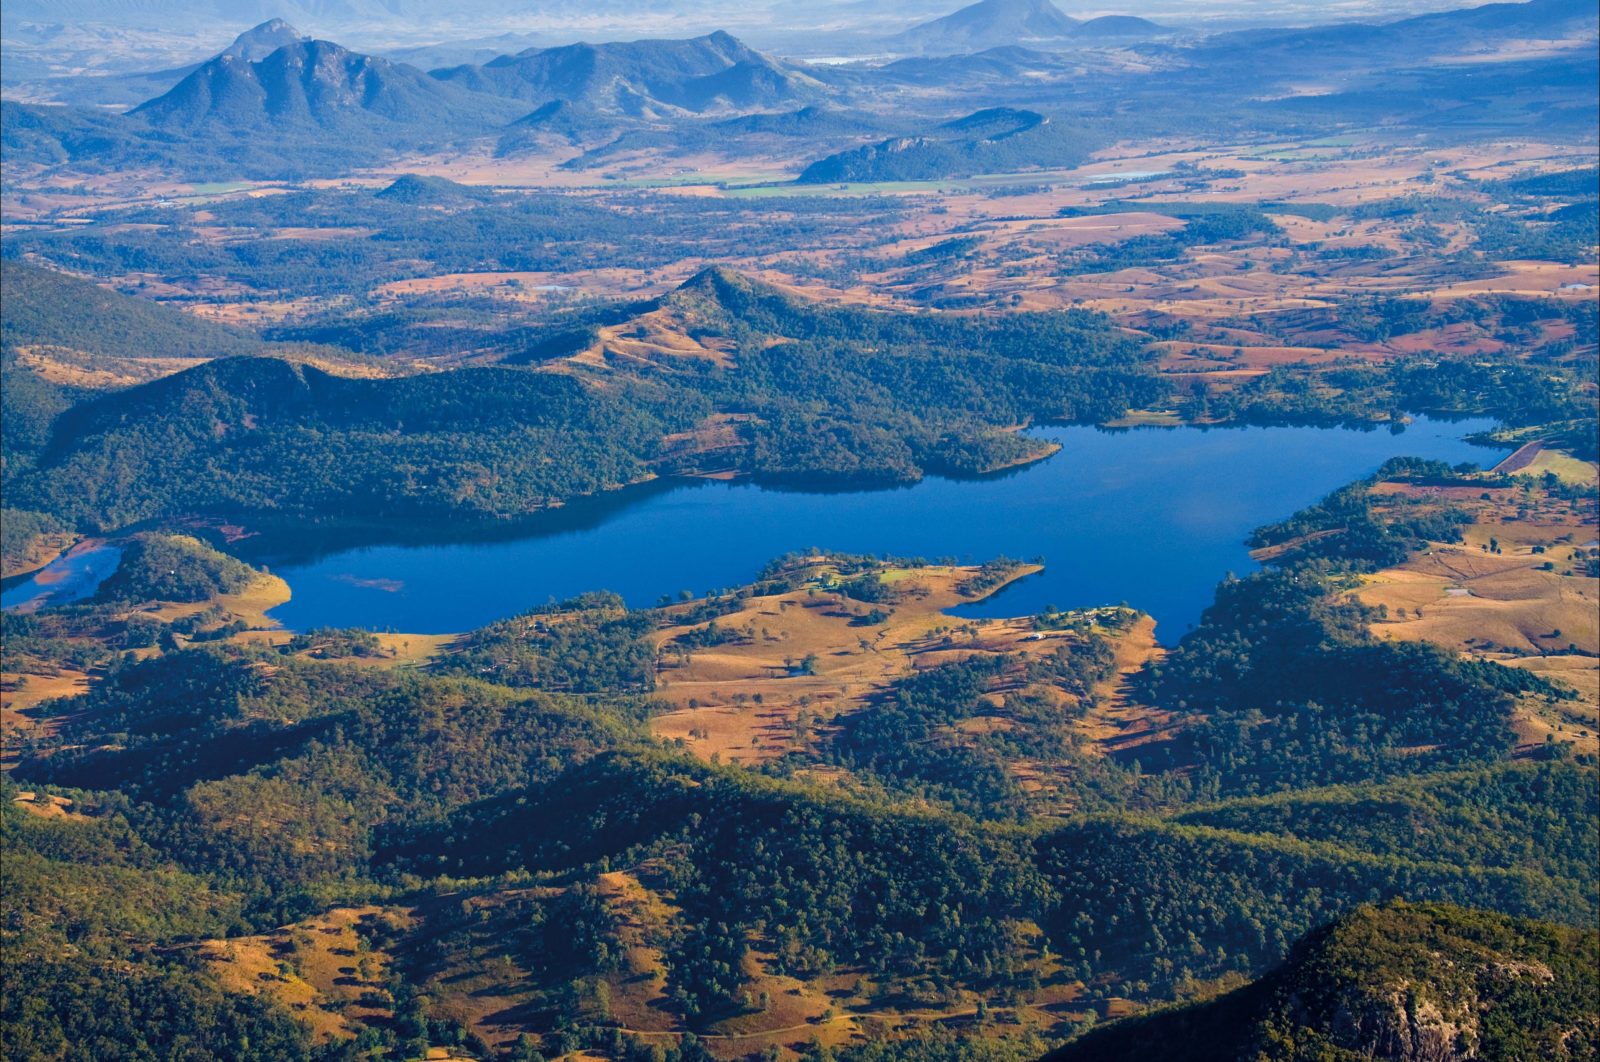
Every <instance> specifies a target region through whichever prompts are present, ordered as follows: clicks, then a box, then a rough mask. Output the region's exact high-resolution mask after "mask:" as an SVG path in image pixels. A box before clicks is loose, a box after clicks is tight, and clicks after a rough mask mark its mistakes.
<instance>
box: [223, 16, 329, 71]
mask: <svg viewBox="0 0 1600 1062" xmlns="http://www.w3.org/2000/svg"><path fill="white" fill-rule="evenodd" d="M307 39H309V38H307V37H306V35H305V34H304V33H301V32H300V31H299V30H297V29H295V28H294V27H293V26H291V25H289V23H287V22H285V21H284V20H283V19H281V18H269V19H267V21H265V22H263V23H261V25H259V26H255V27H253V28H251V29H247V30H245V31H244V32H243V33H241V34H239V35H238V36H237V37H235V38H234V39H233V43H232V44H230V45H228V47H227V48H225V49H224V50H223V51H222V53H221V54H222V55H224V56H232V57H234V58H237V59H243V60H245V61H246V62H250V63H254V62H259V61H260V60H262V59H265V58H266V57H267V56H269V55H271V54H272V53H273V52H275V51H277V50H278V49H279V48H282V47H283V46H284V45H286V44H296V43H298V42H300V41H304V40H307ZM220 57H221V56H219V57H218V58H220Z"/></svg>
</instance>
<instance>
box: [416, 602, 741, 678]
mask: <svg viewBox="0 0 1600 1062" xmlns="http://www.w3.org/2000/svg"><path fill="white" fill-rule="evenodd" d="M713 625H715V621H713ZM655 627H656V623H655V620H654V617H653V615H652V613H649V612H634V611H629V609H628V607H627V605H626V604H624V603H623V601H622V598H620V597H618V596H617V595H616V594H611V593H589V594H584V595H581V596H579V597H576V598H573V599H571V600H568V601H562V602H559V603H556V604H551V605H546V606H542V607H540V608H537V609H534V610H532V611H530V612H525V613H522V614H521V615H518V616H512V617H510V618H509V619H503V620H497V621H496V622H494V623H491V624H489V625H488V626H487V627H483V628H480V629H478V630H475V631H473V632H471V633H470V634H467V635H465V636H464V637H463V638H462V639H461V640H460V642H459V643H458V645H457V646H456V647H455V651H454V652H452V653H450V654H449V655H448V656H445V657H443V658H441V659H440V660H439V661H438V662H437V663H436V664H434V665H433V670H434V671H435V672H436V673H438V674H451V675H468V676H473V677H476V678H483V679H487V680H488V681H491V682H496V683H499V684H501V685H504V686H514V687H527V688H534V689H542V690H549V691H559V692H567V693H611V694H619V693H621V694H630V693H643V692H647V691H649V690H651V689H654V688H655V663H656V653H655V648H654V646H652V645H651V643H650V642H649V641H648V639H647V638H646V637H645V636H646V635H647V634H649V633H650V632H651V631H653V630H655ZM686 637H688V635H680V636H679V638H678V640H679V641H680V642H681V641H683V639H684V638H686Z"/></svg>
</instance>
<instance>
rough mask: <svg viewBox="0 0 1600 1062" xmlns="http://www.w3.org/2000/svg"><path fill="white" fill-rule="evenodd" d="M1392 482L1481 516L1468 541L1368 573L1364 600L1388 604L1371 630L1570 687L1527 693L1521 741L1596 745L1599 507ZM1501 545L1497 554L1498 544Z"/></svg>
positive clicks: (1534, 493)
mask: <svg viewBox="0 0 1600 1062" xmlns="http://www.w3.org/2000/svg"><path fill="white" fill-rule="evenodd" d="M1385 489H1386V490H1388V491H1389V492H1392V493H1404V494H1413V495H1414V494H1416V493H1418V492H1419V491H1429V490H1432V491H1433V492H1434V494H1435V496H1442V497H1447V498H1448V500H1450V501H1451V502H1453V503H1455V504H1457V505H1465V506H1468V507H1469V508H1471V509H1472V510H1473V512H1474V516H1475V520H1474V522H1473V523H1472V524H1471V525H1470V526H1469V527H1467V528H1466V531H1465V541H1464V542H1463V543H1460V544H1444V543H1436V544H1435V545H1434V546H1433V548H1432V549H1430V550H1429V551H1428V552H1426V553H1424V554H1421V555H1419V556H1415V557H1412V558H1411V559H1410V560H1408V561H1406V562H1405V563H1404V564H1401V565H1399V566H1397V567H1394V568H1388V569H1385V570H1384V571H1381V572H1378V573H1376V574H1374V575H1371V576H1368V577H1366V578H1365V580H1364V585H1363V586H1362V587H1361V588H1360V589H1359V590H1358V591H1356V595H1357V596H1358V597H1359V598H1360V600H1361V601H1363V602H1364V603H1366V604H1368V605H1372V606H1383V607H1384V608H1385V609H1386V610H1387V616H1386V617H1385V618H1383V619H1382V620H1381V621H1379V622H1378V623H1377V624H1376V625H1375V626H1374V633H1375V634H1376V635H1377V636H1378V637H1380V638H1396V639H1404V640H1417V641H1428V642H1433V643H1434V644H1437V645H1441V646H1444V647H1445V648H1448V649H1453V650H1456V651H1458V652H1462V653H1465V654H1468V655H1471V656H1478V657H1482V658H1484V659H1489V660H1496V661H1499V662H1500V663H1504V664H1508V665H1511V666H1514V667H1523V668H1527V669H1528V670H1530V671H1535V672H1537V673H1539V674H1541V675H1544V676H1546V677H1548V678H1551V679H1553V680H1555V681H1557V682H1558V683H1561V684H1563V685H1566V686H1569V687H1571V688H1572V689H1574V690H1575V691H1577V693H1578V694H1579V698H1578V699H1577V700H1576V701H1555V702H1546V701H1545V700H1544V699H1543V698H1526V699H1525V700H1524V703H1523V704H1522V705H1521V706H1520V707H1519V710H1518V713H1517V718H1516V723H1515V726H1516V729H1517V733H1518V737H1519V740H1520V741H1521V743H1522V745H1523V746H1524V747H1525V748H1531V747H1535V746H1537V745H1540V744H1542V743H1543V742H1544V741H1545V740H1546V735H1550V736H1551V738H1552V739H1553V740H1557V741H1562V742H1567V743H1571V744H1575V745H1577V746H1579V747H1581V748H1586V749H1588V750H1589V751H1591V752H1596V751H1600V580H1597V579H1595V578H1592V577H1589V576H1587V575H1586V574H1585V573H1584V567H1583V565H1582V563H1581V557H1582V556H1583V555H1584V554H1586V553H1587V552H1588V551H1589V550H1590V549H1591V548H1593V547H1591V546H1589V545H1588V544H1589V543H1592V542H1593V541H1594V540H1595V536H1596V533H1597V528H1596V521H1595V516H1594V513H1593V510H1592V509H1590V508H1588V507H1587V506H1584V505H1582V504H1580V503H1573V502H1565V501H1562V500H1561V499H1559V498H1555V497H1553V496H1551V495H1549V494H1547V493H1546V492H1544V491H1542V490H1530V491H1523V490H1521V489H1518V488H1509V489H1507V488H1502V489H1497V490H1492V491H1489V492H1487V493H1488V494H1489V495H1490V496H1489V498H1488V499H1487V500H1485V499H1482V498H1480V497H1479V495H1480V494H1481V493H1483V492H1481V491H1477V490H1472V489H1467V488H1446V489H1443V490H1440V489H1438V488H1416V487H1409V486H1402V485H1399V484H1389V485H1380V490H1385ZM1495 546H1497V547H1498V549H1499V552H1498V553H1496V552H1491V551H1490V550H1491V548H1492V547H1495ZM1535 549H1539V550H1540V551H1541V552H1535ZM1547 563H1548V564H1550V565H1552V567H1551V569H1550V570H1545V567H1544V566H1545V565H1546V564H1547Z"/></svg>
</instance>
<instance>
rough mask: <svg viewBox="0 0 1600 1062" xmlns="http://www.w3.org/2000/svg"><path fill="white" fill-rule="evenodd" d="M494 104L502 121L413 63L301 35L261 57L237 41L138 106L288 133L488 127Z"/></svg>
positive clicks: (155, 117)
mask: <svg viewBox="0 0 1600 1062" xmlns="http://www.w3.org/2000/svg"><path fill="white" fill-rule="evenodd" d="M285 29H286V30H287V31H288V32H289V33H292V32H293V31H292V29H288V28H287V27H285ZM246 50H248V45H247V49H246ZM496 109H498V110H500V111H501V112H502V115H501V120H502V121H503V120H504V114H505V112H506V111H507V110H508V109H507V108H504V107H500V108H496V107H494V106H493V104H492V102H491V101H485V100H481V99H474V98H472V94H471V93H469V92H467V91H465V90H463V89H460V88H457V87H456V86H453V85H449V84H444V83H441V82H440V81H438V80H436V79H434V78H431V77H429V76H428V75H426V74H424V73H423V72H421V71H420V70H417V69H415V68H413V67H409V66H404V65H402V64H398V63H391V62H389V61H388V60H386V59H378V58H375V57H373V56H370V55H360V54H358V53H356V52H352V51H350V50H349V49H347V48H343V47H340V46H339V45H337V44H334V43H332V42H330V41H317V40H307V39H304V38H300V37H298V36H297V35H296V36H295V37H294V38H293V39H292V40H291V41H290V42H289V43H287V44H284V45H282V46H281V47H278V48H277V49H275V50H273V51H272V52H270V53H269V54H268V55H267V56H265V57H264V58H262V59H258V60H254V61H252V60H251V59H249V58H247V57H246V55H244V54H236V53H234V52H233V50H232V49H230V50H229V51H227V52H224V53H222V54H221V55H219V56H217V57H216V58H215V59H212V60H211V61H210V62H207V63H204V64H202V65H201V66H200V68H199V69H197V70H195V71H194V72H193V73H191V74H190V75H189V76H188V77H185V78H184V79H183V80H182V81H180V82H179V83H178V84H177V85H176V86H174V87H173V89H172V90H171V91H170V92H168V93H166V94H165V95H163V96H160V97H158V98H156V99H153V100H151V101H149V102H148V103H144V104H141V105H140V106H139V107H136V108H135V109H134V110H133V112H132V114H133V116H134V117H137V118H141V119H143V120H144V121H146V122H148V123H149V124H150V125H151V126H153V127H155V128H157V129H169V130H182V131H184V132H191V133H192V132H215V131H221V132H227V133H231V134H238V133H245V132H256V131H267V132H270V133H278V134H281V133H285V132H289V131H291V130H296V129H300V130H303V129H306V128H308V127H313V126H316V127H321V128H324V129H339V130H345V131H351V130H354V131H359V132H360V133H362V134H363V135H371V134H373V133H374V132H376V131H377V127H380V126H384V125H388V126H393V127H408V128H411V129H416V130H419V131H423V130H426V131H432V130H461V129H470V128H473V127H482V126H486V125H489V124H492V122H493V118H494V117H495V115H494V111H495V110H496Z"/></svg>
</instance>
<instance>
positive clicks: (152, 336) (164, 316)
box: [0, 259, 266, 358]
mask: <svg viewBox="0 0 1600 1062" xmlns="http://www.w3.org/2000/svg"><path fill="white" fill-rule="evenodd" d="M0 300H3V301H4V303H5V308H6V312H5V320H4V324H3V325H0V344H3V345H4V347H5V348H6V349H16V348H18V347H35V346H45V347H64V348H66V349H68V350H75V351H82V352H85V353H89V354H99V355H103V356H108V357H120V358H126V357H166V358H215V357H221V356H225V355H231V354H260V353H263V352H265V350H266V344H264V343H263V342H262V341H261V340H260V339H259V338H258V337H256V336H254V335H252V334H250V333H248V332H241V331H237V330H234V329H230V328H225V327H223V326H222V325H217V324H213V323H211V322H209V321H204V320H201V319H200V318H198V317H195V316H193V315H191V314H187V313H184V312H183V311H181V310H174V309H172V308H170V307H167V306H163V305H161V304H160V303H157V302H154V301H152V300H150V299H141V298H137V297H134V296H131V295H123V294H120V293H118V292H115V291H112V290H110V289H109V288H105V287H102V286H100V285H99V284H96V283H94V282H92V281H89V280H82V279H80V278H78V277H74V276H71V275H69V274H66V273H60V272H57V271H55V270H51V269H42V268H40V267H38V266H35V265H31V264H29V263H27V262H23V261H18V260H16V259H7V260H6V261H5V262H4V265H3V266H0Z"/></svg>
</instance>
